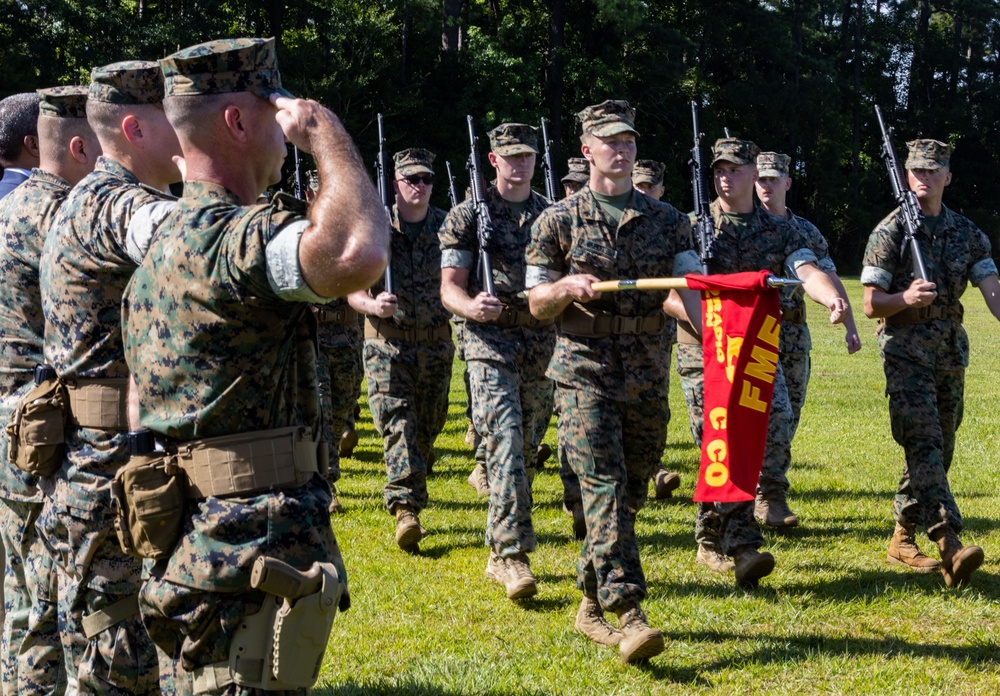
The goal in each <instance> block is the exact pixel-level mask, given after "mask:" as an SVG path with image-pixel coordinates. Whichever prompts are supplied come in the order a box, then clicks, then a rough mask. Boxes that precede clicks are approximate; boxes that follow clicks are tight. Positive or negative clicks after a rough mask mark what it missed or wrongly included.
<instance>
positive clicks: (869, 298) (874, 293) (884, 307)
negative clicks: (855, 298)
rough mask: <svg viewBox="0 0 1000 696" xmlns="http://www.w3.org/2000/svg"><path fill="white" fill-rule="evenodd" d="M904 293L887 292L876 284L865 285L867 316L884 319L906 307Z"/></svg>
mask: <svg viewBox="0 0 1000 696" xmlns="http://www.w3.org/2000/svg"><path fill="white" fill-rule="evenodd" d="M908 306H909V305H907V304H906V299H905V297H904V293H902V292H896V293H892V294H890V293H887V292H885V291H884V290H882V288H879V287H876V286H874V285H866V286H865V316H866V317H868V318H869V319H884V318H885V317H891V316H892V315H894V314H898V313H899V312H902V311H903V310H904V309H906V308H907V307H908Z"/></svg>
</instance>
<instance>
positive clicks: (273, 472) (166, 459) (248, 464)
mask: <svg viewBox="0 0 1000 696" xmlns="http://www.w3.org/2000/svg"><path fill="white" fill-rule="evenodd" d="M151 435H152V434H151V433H150V431H148V430H145V431H137V432H136V433H129V445H130V450H131V451H132V458H131V460H130V461H129V463H128V464H126V465H125V466H123V467H122V468H121V469H119V470H118V473H117V474H116V475H115V479H114V482H113V483H112V494H113V498H114V500H113V505H114V507H115V512H116V517H115V531H116V532H117V534H118V541H119V543H120V544H121V547H122V549H123V550H124V551H125V552H126V553H129V554H132V555H133V556H137V557H139V558H153V559H159V558H164V557H166V556H168V555H169V554H170V553H171V552H172V551H173V548H174V546H175V545H176V543H177V539H178V538H179V537H180V531H181V527H182V524H183V515H182V513H183V510H184V505H185V501H186V500H202V499H204V498H208V497H216V498H224V497H227V496H237V495H239V496H249V495H254V494H259V493H263V492H265V491H272V490H277V489H281V488H295V487H297V486H301V485H303V484H304V483H306V482H307V481H309V479H310V478H312V476H313V474H316V473H320V474H324V475H325V473H326V468H327V466H328V464H329V461H328V457H329V451H328V449H327V446H326V443H325V442H322V441H320V442H316V441H315V440H313V439H312V435H311V432H310V430H309V429H308V428H305V427H301V426H294V427H289V428H278V429H275V430H259V431H256V432H250V433H240V434H238V435H225V436H222V437H213V438H208V439H205V440H193V441H190V442H181V443H177V444H176V447H171V446H170V445H169V444H168V448H169V449H175V450H176V451H174V452H157V451H151V450H150V447H151V446H152V445H153V442H154V439H153V438H152V437H151Z"/></svg>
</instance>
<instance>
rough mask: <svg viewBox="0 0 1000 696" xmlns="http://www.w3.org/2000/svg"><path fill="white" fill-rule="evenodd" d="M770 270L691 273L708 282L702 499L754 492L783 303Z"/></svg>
mask: <svg viewBox="0 0 1000 696" xmlns="http://www.w3.org/2000/svg"><path fill="white" fill-rule="evenodd" d="M770 275H771V274H770V273H768V272H767V271H759V272H754V273H733V274H730V275H709V276H699V275H689V276H686V280H687V281H688V287H689V288H691V289H692V290H701V316H702V347H703V349H704V357H705V403H704V409H705V423H704V429H703V431H702V437H701V468H700V470H699V472H698V484H697V486H695V490H694V499H695V501H696V502H704V503H734V502H740V501H745V500H753V499H754V494H755V492H756V490H757V479H758V478H759V477H760V468H761V465H762V464H763V461H764V443H765V441H766V440H767V419H768V415H769V414H770V412H771V396H772V395H773V394H774V375H775V371H776V369H777V363H778V333H779V330H780V327H781V311H780V303H779V299H778V290H777V289H775V288H769V287H768V286H767V278H768V276H770Z"/></svg>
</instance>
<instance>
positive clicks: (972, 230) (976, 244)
mask: <svg viewBox="0 0 1000 696" xmlns="http://www.w3.org/2000/svg"><path fill="white" fill-rule="evenodd" d="M967 222H968V225H969V250H970V252H971V253H970V261H971V262H972V265H971V266H970V268H969V282H970V283H972V284H973V285H975V286H978V285H979V284H980V283H982V282H983V281H984V280H986V279H987V278H989V277H990V276H991V275H997V264H996V261H994V260H993V255H992V254H991V249H990V240H989V237H987V236H986V234H985V233H983V231H982V230H981V229H979V228H978V227H977V226H976V225H975V224H974V223H973V222H972V221H971V220H968V219H967Z"/></svg>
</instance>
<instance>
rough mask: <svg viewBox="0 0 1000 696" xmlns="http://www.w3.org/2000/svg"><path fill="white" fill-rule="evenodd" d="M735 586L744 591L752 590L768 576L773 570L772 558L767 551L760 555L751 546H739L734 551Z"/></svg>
mask: <svg viewBox="0 0 1000 696" xmlns="http://www.w3.org/2000/svg"><path fill="white" fill-rule="evenodd" d="M734 560H735V561H736V563H735V567H734V570H735V571H736V585H737V586H738V587H743V588H746V589H751V590H752V589H754V588H756V587H757V584H758V583H759V582H760V579H761V578H763V577H765V576H767V575H770V574H771V571H772V570H774V556H772V555H771V554H770V553H768V552H767V551H764V552H763V553H761V552H760V551H758V550H757V549H755V548H754V547H753V546H749V545H747V546H741V547H739V548H738V549H736V555H735V556H734Z"/></svg>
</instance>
